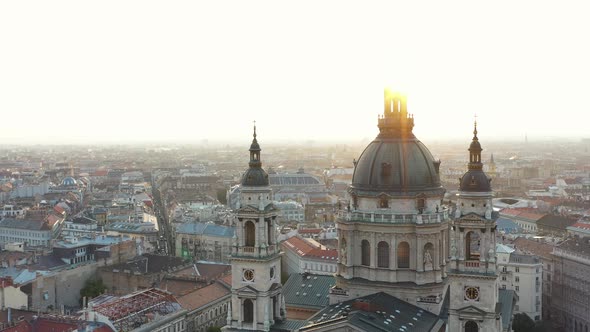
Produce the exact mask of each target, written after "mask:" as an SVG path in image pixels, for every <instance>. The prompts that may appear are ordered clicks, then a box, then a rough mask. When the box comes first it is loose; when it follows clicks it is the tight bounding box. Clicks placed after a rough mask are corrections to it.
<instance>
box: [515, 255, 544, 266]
mask: <svg viewBox="0 0 590 332" xmlns="http://www.w3.org/2000/svg"><path fill="white" fill-rule="evenodd" d="M510 263H517V264H531V265H532V264H541V260H540V259H539V257H536V256H531V255H523V254H516V253H512V254H511V255H510Z"/></svg>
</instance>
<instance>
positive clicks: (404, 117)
mask: <svg viewBox="0 0 590 332" xmlns="http://www.w3.org/2000/svg"><path fill="white" fill-rule="evenodd" d="M377 126H378V127H379V137H388V138H390V137H413V136H414V134H413V133H412V129H413V128H414V116H413V115H411V114H408V108H407V102H406V96H403V95H401V94H399V93H393V92H391V91H390V90H389V89H385V96H384V109H383V115H380V116H379V117H378V122H377Z"/></svg>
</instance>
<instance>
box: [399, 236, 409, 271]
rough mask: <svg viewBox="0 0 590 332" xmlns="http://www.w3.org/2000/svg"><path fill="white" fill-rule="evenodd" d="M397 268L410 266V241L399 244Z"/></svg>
mask: <svg viewBox="0 0 590 332" xmlns="http://www.w3.org/2000/svg"><path fill="white" fill-rule="evenodd" d="M397 268H398V269H409V268H410V245H409V244H408V242H401V243H400V244H398V246H397Z"/></svg>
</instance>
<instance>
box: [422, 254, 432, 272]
mask: <svg viewBox="0 0 590 332" xmlns="http://www.w3.org/2000/svg"><path fill="white" fill-rule="evenodd" d="M432 267H433V265H432V254H431V253H430V249H426V250H425V251H424V270H425V271H428V270H432Z"/></svg>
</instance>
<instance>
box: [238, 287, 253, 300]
mask: <svg viewBox="0 0 590 332" xmlns="http://www.w3.org/2000/svg"><path fill="white" fill-rule="evenodd" d="M237 293H238V297H248V298H256V296H257V294H258V291H257V290H256V289H254V287H252V286H245V287H242V288H240V289H238V291H237Z"/></svg>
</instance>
